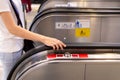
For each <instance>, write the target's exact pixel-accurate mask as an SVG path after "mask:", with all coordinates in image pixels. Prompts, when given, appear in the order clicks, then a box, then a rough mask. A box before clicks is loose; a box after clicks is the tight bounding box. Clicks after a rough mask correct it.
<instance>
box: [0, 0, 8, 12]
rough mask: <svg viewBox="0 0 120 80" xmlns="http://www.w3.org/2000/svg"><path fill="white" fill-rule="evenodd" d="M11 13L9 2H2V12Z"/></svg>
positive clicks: (1, 0)
mask: <svg viewBox="0 0 120 80" xmlns="http://www.w3.org/2000/svg"><path fill="white" fill-rule="evenodd" d="M3 11H10V7H9V0H0V12H3Z"/></svg>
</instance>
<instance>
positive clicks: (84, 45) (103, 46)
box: [7, 43, 120, 80]
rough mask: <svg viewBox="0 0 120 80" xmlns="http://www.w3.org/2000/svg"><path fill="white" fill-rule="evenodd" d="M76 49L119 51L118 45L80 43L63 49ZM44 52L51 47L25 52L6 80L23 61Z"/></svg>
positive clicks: (68, 45)
mask: <svg viewBox="0 0 120 80" xmlns="http://www.w3.org/2000/svg"><path fill="white" fill-rule="evenodd" d="M77 48H81V49H82V48H83V49H120V44H112V43H80V44H67V47H65V48H64V49H77ZM45 50H52V47H48V46H45V45H43V46H39V47H36V48H34V49H31V50H29V51H28V52H26V53H25V54H24V55H23V56H21V58H20V59H19V60H18V61H17V63H16V64H15V66H14V67H13V68H12V70H11V71H10V73H9V75H8V77H7V80H11V78H12V76H13V73H14V71H15V70H16V68H17V67H18V66H19V65H20V63H22V62H23V61H24V60H25V59H27V58H29V57H30V56H32V55H34V54H37V53H38V52H42V51H45Z"/></svg>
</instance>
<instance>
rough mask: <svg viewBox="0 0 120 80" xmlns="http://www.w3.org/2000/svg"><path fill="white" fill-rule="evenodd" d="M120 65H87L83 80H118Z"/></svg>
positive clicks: (119, 78)
mask: <svg viewBox="0 0 120 80" xmlns="http://www.w3.org/2000/svg"><path fill="white" fill-rule="evenodd" d="M119 68H120V63H117V62H115V63H109V62H108V63H89V64H87V65H86V79H85V80H120V75H119V74H120V69H119Z"/></svg>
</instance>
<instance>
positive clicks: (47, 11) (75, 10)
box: [29, 7, 120, 31]
mask: <svg viewBox="0 0 120 80" xmlns="http://www.w3.org/2000/svg"><path fill="white" fill-rule="evenodd" d="M99 10H120V8H114V9H113V8H66V7H65V8H64V7H62V8H60V7H58V8H48V9H45V10H43V11H42V12H39V13H38V14H37V15H36V16H35V18H34V19H33V22H32V24H31V26H30V28H29V30H30V31H31V29H32V26H33V25H34V24H35V22H36V21H37V20H38V19H39V18H41V17H43V16H45V15H48V14H52V13H59V14H60V13H90V14H91V13H95V14H120V11H119V12H113V11H111V12H105V11H103V12H100V11H99Z"/></svg>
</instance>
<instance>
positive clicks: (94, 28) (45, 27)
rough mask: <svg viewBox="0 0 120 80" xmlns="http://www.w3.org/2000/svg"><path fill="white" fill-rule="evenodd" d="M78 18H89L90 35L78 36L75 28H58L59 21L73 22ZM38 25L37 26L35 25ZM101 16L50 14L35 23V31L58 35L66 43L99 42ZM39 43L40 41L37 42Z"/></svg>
mask: <svg viewBox="0 0 120 80" xmlns="http://www.w3.org/2000/svg"><path fill="white" fill-rule="evenodd" d="M76 20H89V21H90V36H89V37H76V35H75V34H76V32H75V29H56V26H55V24H56V23H57V22H63V23H64V22H73V23H74V24H75V22H76ZM35 26H36V27H35ZM100 26H101V17H100V16H95V15H93V16H90V15H87V16H85V15H71V14H66V15H64V14H63V15H49V16H47V17H44V18H41V19H39V20H38V21H36V23H35V24H34V27H33V28H32V31H33V32H36V33H39V34H43V35H46V36H50V37H56V38H58V39H60V40H62V41H63V42H65V43H79V42H99V41H100V38H101V37H100V36H101V33H100V32H101V29H100ZM37 44H39V43H37Z"/></svg>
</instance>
